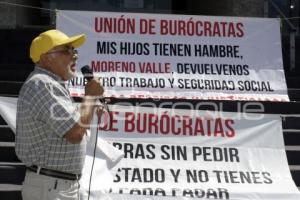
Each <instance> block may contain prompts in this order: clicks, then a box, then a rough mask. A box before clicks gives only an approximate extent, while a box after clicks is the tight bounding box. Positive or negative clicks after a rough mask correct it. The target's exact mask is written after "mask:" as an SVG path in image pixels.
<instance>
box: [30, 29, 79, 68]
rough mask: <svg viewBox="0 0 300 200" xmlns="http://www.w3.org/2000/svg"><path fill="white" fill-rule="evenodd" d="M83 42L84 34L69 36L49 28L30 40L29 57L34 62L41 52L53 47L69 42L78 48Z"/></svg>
mask: <svg viewBox="0 0 300 200" xmlns="http://www.w3.org/2000/svg"><path fill="white" fill-rule="evenodd" d="M84 42H85V35H84V34H81V35H76V36H73V37H69V36H67V35H66V34H64V33H63V32H61V31H59V30H56V29H53V30H49V31H46V32H43V33H41V34H40V35H39V36H37V37H36V38H34V39H33V40H32V42H31V45H30V58H31V59H32V61H33V62H34V63H36V62H38V61H39V60H40V57H41V55H42V54H44V53H46V52H48V51H49V50H51V49H52V48H54V47H57V46H60V45H64V44H71V45H72V46H73V47H75V48H78V47H80V46H81V45H82V44H83V43H84Z"/></svg>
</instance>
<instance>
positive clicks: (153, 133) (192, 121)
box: [81, 106, 300, 200]
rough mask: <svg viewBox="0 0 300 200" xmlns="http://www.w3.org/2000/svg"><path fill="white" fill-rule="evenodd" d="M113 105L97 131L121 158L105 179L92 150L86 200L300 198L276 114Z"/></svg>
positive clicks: (87, 175) (248, 199)
mask: <svg viewBox="0 0 300 200" xmlns="http://www.w3.org/2000/svg"><path fill="white" fill-rule="evenodd" d="M110 110H111V111H110V114H107V113H106V116H104V118H103V120H102V122H101V124H100V126H99V128H98V131H99V137H101V138H103V139H105V140H107V141H108V142H110V143H111V144H113V145H114V146H115V147H117V148H118V149H120V150H122V151H123V152H124V158H123V159H122V160H121V161H120V162H119V163H118V164H117V165H116V166H114V167H113V168H112V169H111V172H112V174H115V176H113V177H112V176H111V177H107V176H102V175H101V174H102V172H101V170H103V169H102V167H101V162H97V157H98V154H97V153H96V159H95V160H96V161H95V163H94V164H95V166H94V170H93V174H92V178H91V180H92V181H91V182H92V185H91V188H92V189H91V190H90V195H91V196H90V197H91V199H118V200H119V199H189V198H198V199H231V200H243V199H245V200H246V199H247V200H250V199H251V200H298V199H300V194H299V191H298V189H297V188H296V186H295V184H294V182H293V180H292V178H291V174H290V171H289V166H288V164H287V158H286V153H285V148H284V143H283V137H282V127H281V120H280V117H279V116H278V115H259V114H247V113H244V114H243V113H226V112H209V111H196V110H179V109H172V110H171V109H160V108H145V107H129V106H112V107H111V109H110ZM108 116H110V117H108ZM96 130H97V129H96V128H94V130H93V132H92V133H91V134H92V135H95V131H96ZM99 155H101V154H99ZM98 164H99V165H98ZM88 165H89V166H91V165H92V163H91V161H89V163H88ZM89 172H90V170H88V173H85V174H84V176H86V177H87V178H86V180H89V178H90V174H89ZM103 185H104V186H103ZM81 186H82V188H83V189H85V190H86V188H89V186H90V185H89V182H88V181H85V182H82V184H81ZM83 193H85V194H86V193H87V191H83Z"/></svg>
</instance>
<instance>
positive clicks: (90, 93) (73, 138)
mask: <svg viewBox="0 0 300 200" xmlns="http://www.w3.org/2000/svg"><path fill="white" fill-rule="evenodd" d="M103 92H104V90H103V87H102V86H101V85H100V84H99V82H98V81H97V80H95V79H93V80H91V81H89V82H88V83H87V84H86V86H85V96H84V98H83V101H82V103H81V105H80V110H79V113H80V120H79V121H78V122H77V123H76V124H75V125H74V126H73V127H72V128H71V129H70V130H69V131H67V132H66V134H65V135H64V137H65V138H66V139H67V140H68V141H69V142H71V143H73V144H78V143H80V142H81V140H82V138H83V136H84V135H85V133H86V130H87V129H89V127H90V124H91V121H92V118H93V113H94V110H95V108H96V101H97V99H98V98H99V96H101V95H102V94H103Z"/></svg>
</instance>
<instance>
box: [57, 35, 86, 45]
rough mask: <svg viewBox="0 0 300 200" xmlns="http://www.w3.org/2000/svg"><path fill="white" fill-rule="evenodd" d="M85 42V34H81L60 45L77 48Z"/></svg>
mask: <svg viewBox="0 0 300 200" xmlns="http://www.w3.org/2000/svg"><path fill="white" fill-rule="evenodd" d="M85 40H86V37H85V34H81V35H76V36H73V37H70V38H69V39H67V40H65V41H64V42H63V43H61V44H60V45H64V44H71V45H72V46H73V47H75V48H78V47H80V46H81V45H83V44H84V42H85Z"/></svg>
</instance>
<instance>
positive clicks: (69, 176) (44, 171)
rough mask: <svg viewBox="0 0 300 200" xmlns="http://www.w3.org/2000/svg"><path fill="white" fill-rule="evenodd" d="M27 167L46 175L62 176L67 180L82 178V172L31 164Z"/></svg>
mask: <svg viewBox="0 0 300 200" xmlns="http://www.w3.org/2000/svg"><path fill="white" fill-rule="evenodd" d="M27 169H28V170H29V171H32V172H35V173H37V174H42V175H45V176H50V177H54V178H61V179H66V180H72V181H75V180H79V179H80V178H81V174H71V173H67V172H60V171H56V170H53V169H46V168H40V167H38V166H36V165H32V166H29V167H27Z"/></svg>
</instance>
